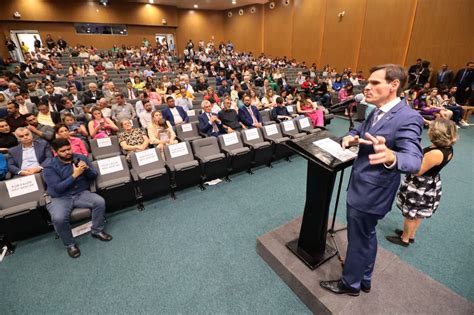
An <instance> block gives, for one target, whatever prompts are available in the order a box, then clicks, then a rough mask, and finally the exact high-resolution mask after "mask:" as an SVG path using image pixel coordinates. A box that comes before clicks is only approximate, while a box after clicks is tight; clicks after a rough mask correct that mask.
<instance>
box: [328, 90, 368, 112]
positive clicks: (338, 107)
mask: <svg viewBox="0 0 474 315" xmlns="http://www.w3.org/2000/svg"><path fill="white" fill-rule="evenodd" d="M363 100H364V94H362V93H359V94H357V95H356V96H354V97H353V98H349V99H347V100H345V101H343V102H340V103H337V104H334V105H332V106H331V107H330V111H331V112H334V111H338V110H341V109H345V108H346V107H347V105H349V104H352V103H360V102H362V101H363Z"/></svg>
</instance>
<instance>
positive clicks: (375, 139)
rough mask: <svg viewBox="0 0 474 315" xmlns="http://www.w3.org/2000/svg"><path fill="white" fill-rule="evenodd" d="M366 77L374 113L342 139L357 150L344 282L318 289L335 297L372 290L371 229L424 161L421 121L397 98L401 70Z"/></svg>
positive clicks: (349, 203) (374, 245)
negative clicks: (405, 175)
mask: <svg viewBox="0 0 474 315" xmlns="http://www.w3.org/2000/svg"><path fill="white" fill-rule="evenodd" d="M370 72H371V75H370V77H369V79H368V84H367V86H366V87H365V88H364V93H365V96H366V101H367V102H368V103H370V104H374V105H375V106H376V109H375V110H374V111H372V113H370V115H369V116H368V117H367V119H366V120H365V122H364V123H362V124H361V125H360V126H359V127H358V128H356V129H354V130H352V131H350V132H349V134H348V135H347V136H345V137H344V138H343V139H342V148H343V149H345V148H347V147H349V146H351V145H357V144H359V153H358V156H357V158H356V160H355V161H354V165H353V167H352V173H351V177H350V180H349V187H348V190H347V238H348V247H347V253H346V259H345V263H344V269H343V272H342V278H341V279H339V280H333V281H321V283H320V284H321V286H322V287H323V288H324V289H327V290H329V291H331V292H333V293H336V294H348V295H353V296H357V295H359V292H360V290H362V291H364V292H369V291H370V289H371V283H372V282H371V281H372V272H373V270H374V265H375V258H376V255H377V237H376V231H375V227H376V225H377V222H378V220H381V219H382V218H383V217H384V216H385V214H387V212H389V211H390V210H391V208H392V203H393V200H394V198H395V194H396V192H397V190H398V186H399V184H400V174H402V173H410V174H414V173H416V172H418V170H419V169H420V167H421V162H422V159H423V154H422V149H421V145H420V141H421V132H422V130H423V118H422V117H421V116H420V115H419V114H418V113H417V112H416V111H414V110H413V109H411V108H410V106H408V105H407V104H406V102H405V100H401V99H400V97H399V95H400V93H401V91H402V87H403V86H404V84H405V82H406V74H405V71H404V69H403V68H402V67H401V66H398V65H393V64H387V65H381V66H376V67H374V68H372V69H371V70H370Z"/></svg>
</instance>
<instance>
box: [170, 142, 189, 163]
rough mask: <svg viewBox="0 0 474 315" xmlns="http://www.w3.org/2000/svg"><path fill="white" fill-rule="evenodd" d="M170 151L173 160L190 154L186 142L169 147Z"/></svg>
mask: <svg viewBox="0 0 474 315" xmlns="http://www.w3.org/2000/svg"><path fill="white" fill-rule="evenodd" d="M168 149H169V150H170V156H171V158H173V159H174V158H177V157H179V156H183V155H186V154H188V153H189V151H188V147H187V146H186V142H180V143H176V144H172V145H169V146H168Z"/></svg>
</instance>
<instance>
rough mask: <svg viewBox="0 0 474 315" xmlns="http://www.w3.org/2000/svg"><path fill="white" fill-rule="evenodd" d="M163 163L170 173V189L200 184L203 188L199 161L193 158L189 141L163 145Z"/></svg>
mask: <svg viewBox="0 0 474 315" xmlns="http://www.w3.org/2000/svg"><path fill="white" fill-rule="evenodd" d="M164 153H165V160H166V162H165V164H166V167H167V168H168V170H169V172H170V175H171V189H172V193H174V191H175V189H178V188H184V187H189V186H193V185H198V184H199V185H200V187H201V189H204V186H203V183H202V177H201V170H200V168H199V162H198V161H197V160H195V159H194V155H193V153H192V151H191V146H190V145H189V142H181V143H176V144H172V145H168V146H166V147H165V150H164Z"/></svg>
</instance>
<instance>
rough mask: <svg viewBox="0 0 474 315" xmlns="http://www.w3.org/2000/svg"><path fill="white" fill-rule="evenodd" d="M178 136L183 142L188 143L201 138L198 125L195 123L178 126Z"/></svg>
mask: <svg viewBox="0 0 474 315" xmlns="http://www.w3.org/2000/svg"><path fill="white" fill-rule="evenodd" d="M176 136H177V137H178V138H179V139H180V140H181V141H186V140H188V139H195V138H196V137H198V138H200V137H201V136H200V135H199V128H198V126H197V124H196V123H194V122H191V123H187V124H181V125H178V126H176Z"/></svg>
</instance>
